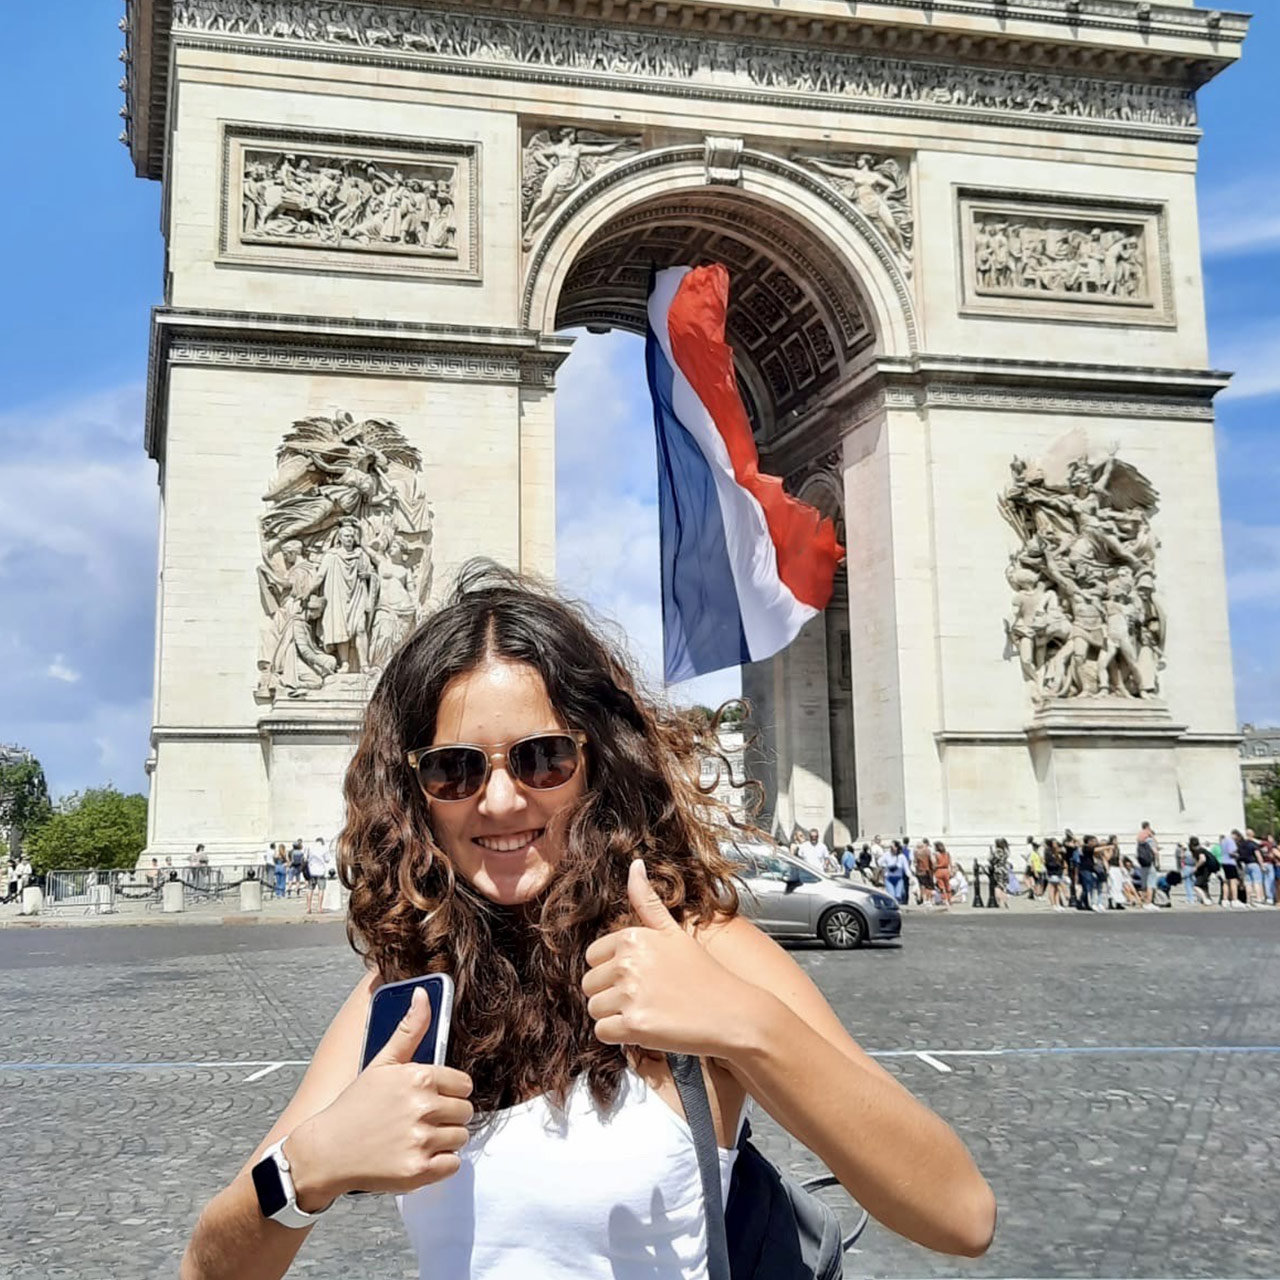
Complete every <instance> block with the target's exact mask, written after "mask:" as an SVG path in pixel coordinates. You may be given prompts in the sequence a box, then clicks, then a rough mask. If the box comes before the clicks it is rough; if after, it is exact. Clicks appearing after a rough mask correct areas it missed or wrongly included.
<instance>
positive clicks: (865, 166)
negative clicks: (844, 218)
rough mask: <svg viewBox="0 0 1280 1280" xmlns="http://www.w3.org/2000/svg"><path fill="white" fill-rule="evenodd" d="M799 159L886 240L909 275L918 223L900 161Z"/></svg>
mask: <svg viewBox="0 0 1280 1280" xmlns="http://www.w3.org/2000/svg"><path fill="white" fill-rule="evenodd" d="M796 159H797V160H798V162H799V163H800V164H803V165H805V166H806V167H807V168H809V169H812V170H814V171H815V172H816V173H818V175H819V176H820V177H821V178H822V180H823V181H824V182H825V183H826V184H827V185H828V186H829V187H831V188H832V189H833V190H834V191H837V192H839V194H840V195H842V196H844V198H845V199H846V200H848V201H849V203H850V204H852V205H853V206H854V207H855V208H856V209H857V210H858V212H859V213H861V214H862V216H863V217H864V218H866V220H867V221H868V222H869V223H870V224H871V225H872V227H873V228H874V229H875V230H876V232H878V233H879V235H880V236H881V237H882V238H883V239H884V241H885V243H886V244H888V246H889V247H890V248H891V249H892V250H893V252H894V254H895V256H896V257H897V258H898V261H899V262H900V263H901V264H902V265H903V266H904V267H905V268H906V269H907V270H908V271H909V270H910V269H911V246H912V243H913V242H914V240H915V219H914V218H913V217H912V214H911V193H910V191H909V189H908V187H907V171H906V168H905V167H904V166H903V165H902V164H901V163H900V162H899V161H898V160H895V159H894V158H893V157H892V156H877V155H871V154H869V153H867V152H862V153H858V154H854V153H850V154H848V155H829V156H797V157H796Z"/></svg>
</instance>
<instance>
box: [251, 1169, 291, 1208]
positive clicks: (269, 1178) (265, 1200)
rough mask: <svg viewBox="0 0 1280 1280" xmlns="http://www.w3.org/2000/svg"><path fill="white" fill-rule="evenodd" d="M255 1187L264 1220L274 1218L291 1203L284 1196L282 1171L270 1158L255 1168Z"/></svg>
mask: <svg viewBox="0 0 1280 1280" xmlns="http://www.w3.org/2000/svg"><path fill="white" fill-rule="evenodd" d="M253 1186H254V1190H255V1191H257V1193H258V1208H260V1209H261V1210H262V1216H263V1217H264V1218H271V1217H274V1216H275V1215H276V1214H277V1213H279V1212H280V1210H281V1209H283V1208H284V1207H285V1205H286V1204H288V1203H289V1201H288V1199H287V1198H286V1196H285V1194H284V1184H283V1183H282V1182H281V1181H280V1170H279V1169H277V1168H276V1162H275V1161H274V1160H272V1159H271V1158H270V1157H268V1158H267V1159H265V1160H259V1161H258V1163H257V1164H255V1165H254V1166H253Z"/></svg>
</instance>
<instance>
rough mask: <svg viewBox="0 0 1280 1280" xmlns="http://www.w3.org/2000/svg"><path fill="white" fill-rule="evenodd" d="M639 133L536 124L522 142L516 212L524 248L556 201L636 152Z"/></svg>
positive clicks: (531, 239) (530, 242) (548, 214)
mask: <svg viewBox="0 0 1280 1280" xmlns="http://www.w3.org/2000/svg"><path fill="white" fill-rule="evenodd" d="M640 143H641V139H640V137H639V135H633V136H630V137H625V138H615V137H609V136H608V135H607V134H603V133H595V132H593V131H592V130H590V129H577V128H573V127H572V126H568V125H565V126H562V127H560V128H556V129H540V130H539V131H538V132H537V133H535V134H534V135H533V136H532V137H531V138H530V139H529V140H528V142H526V143H525V145H524V158H523V163H522V166H521V184H520V188H521V189H520V194H521V202H520V212H521V223H522V226H523V227H524V247H525V248H526V249H530V248H532V247H533V242H534V240H535V238H536V237H537V234H538V232H539V231H540V230H541V228H542V226H543V224H544V223H545V222H546V220H547V219H548V218H549V217H550V216H551V214H552V213H553V212H555V210H556V208H557V207H558V206H559V205H560V204H561V202H562V201H564V200H566V199H567V198H568V197H569V196H571V195H572V194H573V193H574V192H575V191H577V190H578V189H579V188H581V187H584V186H586V184H587V183H588V182H590V181H591V179H592V178H594V177H595V176H596V175H597V174H598V173H603V172H604V171H605V170H606V169H611V168H612V167H613V166H614V165H615V164H619V163H620V162H621V161H623V160H629V159H631V157H632V156H636V155H639V154H640Z"/></svg>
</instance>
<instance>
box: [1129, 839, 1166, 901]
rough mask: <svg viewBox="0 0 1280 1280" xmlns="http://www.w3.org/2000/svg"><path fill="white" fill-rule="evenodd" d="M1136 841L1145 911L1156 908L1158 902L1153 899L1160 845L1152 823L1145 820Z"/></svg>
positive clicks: (1158, 869) (1139, 877)
mask: <svg viewBox="0 0 1280 1280" xmlns="http://www.w3.org/2000/svg"><path fill="white" fill-rule="evenodd" d="M1135 843H1136V845H1137V849H1136V850H1135V852H1136V854H1137V859H1138V879H1139V881H1140V883H1141V888H1142V909H1143V910H1144V911H1154V910H1155V909H1156V904H1155V902H1154V901H1153V898H1154V897H1155V887H1156V877H1157V875H1158V874H1159V871H1160V845H1159V842H1158V841H1157V840H1156V833H1155V832H1154V831H1153V830H1152V829H1151V823H1149V822H1144V823H1143V824H1142V828H1141V830H1139V832H1138V838H1137V840H1136V842H1135Z"/></svg>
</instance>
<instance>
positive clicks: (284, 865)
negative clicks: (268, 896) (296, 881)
mask: <svg viewBox="0 0 1280 1280" xmlns="http://www.w3.org/2000/svg"><path fill="white" fill-rule="evenodd" d="M271 865H272V871H273V873H274V875H275V895H274V896H275V897H277V898H283V897H285V896H286V894H287V893H288V891H289V882H288V875H289V855H288V854H287V853H286V852H285V847H284V842H283V841H281V842H280V843H279V844H278V845H276V851H275V853H274V854H273V855H272V858H271Z"/></svg>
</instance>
